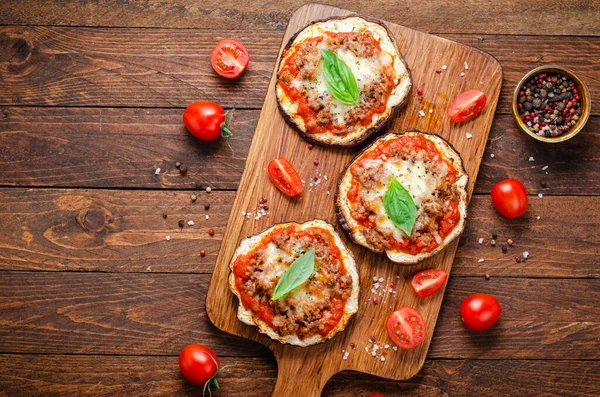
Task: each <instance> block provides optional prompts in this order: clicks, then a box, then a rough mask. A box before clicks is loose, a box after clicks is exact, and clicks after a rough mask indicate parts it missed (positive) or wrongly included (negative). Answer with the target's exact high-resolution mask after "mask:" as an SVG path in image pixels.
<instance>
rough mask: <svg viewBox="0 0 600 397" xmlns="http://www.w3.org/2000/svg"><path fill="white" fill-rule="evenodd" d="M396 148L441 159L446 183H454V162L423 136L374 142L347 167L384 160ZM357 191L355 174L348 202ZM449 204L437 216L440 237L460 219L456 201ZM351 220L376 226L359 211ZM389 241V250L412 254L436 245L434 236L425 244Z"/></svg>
mask: <svg viewBox="0 0 600 397" xmlns="http://www.w3.org/2000/svg"><path fill="white" fill-rule="evenodd" d="M398 150H407V151H410V152H417V151H424V152H425V153H426V155H427V157H428V158H429V159H430V160H431V161H438V162H439V161H444V162H445V163H446V165H447V167H448V174H447V176H446V177H447V178H448V182H449V183H450V184H453V183H454V182H456V168H454V165H453V164H452V163H451V162H450V161H448V160H446V159H444V158H443V157H442V155H441V153H440V152H439V151H438V149H437V147H436V146H435V144H434V143H433V142H431V141H430V140H429V139H426V138H424V137H423V136H411V135H405V136H400V137H399V138H398V139H390V140H388V141H386V142H384V143H383V144H381V145H378V146H377V147H376V148H374V149H373V150H370V151H368V152H367V153H365V154H363V156H362V157H361V159H360V160H359V161H357V162H356V163H355V164H353V165H352V167H350V171H351V172H353V170H356V169H358V168H360V167H362V166H363V160H367V159H369V160H382V161H384V162H385V161H387V160H388V159H389V158H390V156H392V155H393V154H394V153H397V152H398ZM436 156H437V159H436ZM434 159H436V160H434ZM359 192H360V183H359V181H358V179H357V178H356V177H353V178H352V182H351V185H350V189H349V190H348V193H347V194H346V197H347V198H348V201H349V202H350V203H352V204H355V203H357V202H358V200H359ZM450 206H451V209H450V211H448V212H447V213H445V214H444V215H443V216H440V217H438V219H437V221H438V225H439V226H438V230H437V233H438V235H439V236H440V237H441V238H442V240H443V239H444V238H445V237H446V236H447V235H448V234H450V232H452V230H453V229H454V227H455V226H456V225H457V224H458V223H459V221H460V210H459V209H458V201H456V200H451V201H450ZM355 219H356V221H357V222H358V223H359V224H360V225H362V226H364V227H368V228H372V229H375V228H376V224H375V222H373V221H370V220H369V218H368V216H367V215H364V214H361V215H360V217H359V218H355ZM389 242H390V245H391V248H392V249H394V250H397V251H401V252H405V253H407V254H410V255H416V254H418V253H422V252H431V251H433V250H434V249H436V248H437V247H438V246H439V244H438V243H437V242H436V241H435V239H434V240H432V241H431V243H429V244H427V245H426V244H424V243H423V242H422V241H419V240H402V241H398V240H396V239H395V238H394V237H393V236H390V237H389Z"/></svg>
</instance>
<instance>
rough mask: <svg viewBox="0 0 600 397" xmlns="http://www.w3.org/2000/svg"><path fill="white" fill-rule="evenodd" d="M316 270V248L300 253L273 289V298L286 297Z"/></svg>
mask: <svg viewBox="0 0 600 397" xmlns="http://www.w3.org/2000/svg"><path fill="white" fill-rule="evenodd" d="M314 270H315V249H314V248H311V249H310V250H309V251H307V252H305V253H304V254H302V255H300V256H299V257H298V258H296V260H295V261H294V262H292V265H291V266H290V267H289V269H287V271H286V272H285V273H284V274H283V276H282V277H281V278H280V279H279V282H278V283H277V285H276V286H275V289H274V290H273V297H272V298H271V300H274V301H275V300H278V299H281V298H285V297H286V295H287V294H289V293H290V292H292V291H293V290H295V289H296V288H298V287H299V286H301V285H302V284H304V282H305V281H306V280H308V278H309V277H310V276H311V274H312V273H313V271H314Z"/></svg>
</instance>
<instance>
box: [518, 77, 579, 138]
mask: <svg viewBox="0 0 600 397" xmlns="http://www.w3.org/2000/svg"><path fill="white" fill-rule="evenodd" d="M517 102H518V103H517V109H518V110H519V117H520V118H521V120H522V121H523V122H524V123H525V124H526V125H527V128H529V130H530V131H532V132H534V133H536V134H537V135H539V136H543V137H556V136H560V135H562V134H564V133H565V132H568V131H569V130H570V129H571V128H572V127H573V126H574V125H575V124H577V121H578V120H579V118H580V117H581V97H580V95H579V88H578V87H577V86H576V84H575V82H574V81H573V80H572V79H571V78H569V77H568V76H565V75H563V74H561V73H555V74H553V73H538V74H537V75H535V76H533V77H532V78H531V79H529V80H528V81H526V82H525V84H524V85H523V87H522V88H521V90H520V91H519V95H518V98H517Z"/></svg>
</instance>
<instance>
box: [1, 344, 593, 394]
mask: <svg viewBox="0 0 600 397" xmlns="http://www.w3.org/2000/svg"><path fill="white" fill-rule="evenodd" d="M221 363H222V364H224V365H230V364H235V367H233V368H229V369H227V370H224V371H223V372H222V373H221V376H220V382H219V383H220V385H221V390H220V391H219V392H218V395H219V396H245V397H259V396H260V397H264V396H266V395H269V393H270V392H271V390H272V389H273V386H274V384H275V377H276V372H277V371H276V365H275V361H274V360H272V359H267V358H229V357H226V358H221ZM0 365H2V367H3V368H4V371H2V373H0V389H1V390H3V391H4V393H6V394H7V395H9V396H12V395H19V396H39V395H45V396H48V395H86V396H87V395H148V394H152V395H157V396H163V395H164V396H187V395H190V396H192V395H194V396H195V395H198V392H199V391H198V388H197V387H195V386H193V385H191V384H189V383H187V382H185V381H184V379H183V378H182V376H181V375H180V374H179V371H178V370H177V358H176V357H172V356H169V357H130V356H120V357H113V356H88V355H85V356H60V355H57V356H46V355H32V354H27V355H13V354H10V355H8V354H5V355H0ZM598 377H600V365H598V362H595V361H578V360H568V361H558V360H556V361H548V360H539V361H537V360H427V361H425V365H424V366H423V370H422V371H421V372H420V373H419V374H418V375H417V376H415V377H414V378H413V379H411V380H408V381H405V382H394V381H386V380H383V379H381V378H377V377H374V376H370V375H365V374H361V373H358V372H342V373H340V374H337V375H335V376H334V377H333V378H332V379H331V380H330V381H329V382H328V383H327V385H326V386H325V390H324V391H323V397H338V396H339V397H347V396H360V397H366V396H369V395H370V394H372V393H376V392H377V393H384V394H385V395H386V396H395V395H402V396H408V397H412V396H414V397H417V396H418V397H423V396H429V397H437V396H439V397H442V396H448V395H451V396H465V397H467V396H469V397H470V396H474V395H485V396H489V397H495V396H506V395H515V396H517V395H521V396H522V395H531V394H532V393H535V394H536V395H544V396H548V397H553V396H555V397H564V396H566V395H569V396H574V397H575V396H581V397H583V396H586V397H587V396H591V395H596V394H600V388H599V387H598V385H597V384H594V383H593V382H590V379H594V378H598ZM508 384H509V385H510V389H507V388H506V385H508ZM534 390H535V391H534Z"/></svg>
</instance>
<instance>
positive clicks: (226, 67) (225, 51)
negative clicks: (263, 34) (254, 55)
mask: <svg viewBox="0 0 600 397" xmlns="http://www.w3.org/2000/svg"><path fill="white" fill-rule="evenodd" d="M249 62H250V55H248V50H247V49H246V47H244V46H243V44H242V43H240V42H239V41H235V40H232V39H225V40H221V41H219V42H218V43H217V45H216V46H215V48H213V50H212V53H211V54H210V63H211V64H212V67H213V69H214V70H215V72H217V73H219V74H220V75H221V76H223V77H227V78H234V77H238V76H239V75H241V74H242V73H244V70H246V67H247V66H248V63H249Z"/></svg>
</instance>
